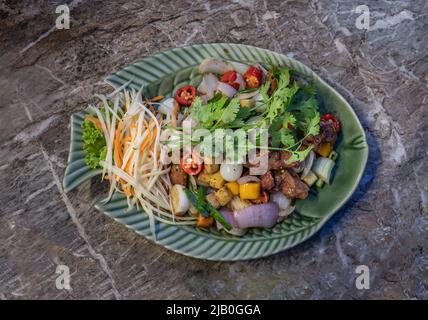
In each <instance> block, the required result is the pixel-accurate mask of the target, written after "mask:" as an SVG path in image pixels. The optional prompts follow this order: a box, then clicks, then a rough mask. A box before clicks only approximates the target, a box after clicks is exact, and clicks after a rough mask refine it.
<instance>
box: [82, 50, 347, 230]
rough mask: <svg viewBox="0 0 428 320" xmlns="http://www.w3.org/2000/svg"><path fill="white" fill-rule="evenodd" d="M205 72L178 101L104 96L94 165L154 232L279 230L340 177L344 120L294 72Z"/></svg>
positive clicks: (257, 67) (86, 127) (224, 65)
mask: <svg viewBox="0 0 428 320" xmlns="http://www.w3.org/2000/svg"><path fill="white" fill-rule="evenodd" d="M198 70H199V73H200V77H199V78H200V79H199V81H198V85H197V87H195V86H193V85H190V84H189V85H185V86H181V87H179V88H178V89H177V90H175V92H173V93H172V94H173V95H172V97H171V98H165V97H163V96H156V97H145V96H144V95H143V89H141V90H139V91H138V92H135V91H129V90H125V89H124V88H120V89H119V90H116V91H115V92H114V93H112V94H111V95H109V96H103V95H98V96H97V97H98V98H99V99H100V101H101V102H100V104H99V105H97V106H90V107H89V108H88V115H87V116H86V118H85V121H84V122H83V125H82V128H83V141H84V150H85V152H86V164H87V165H88V166H89V167H91V168H93V169H102V172H103V174H102V177H103V180H106V181H108V182H109V183H110V192H109V198H111V196H112V195H113V194H114V193H115V192H118V193H121V194H123V195H125V196H126V198H127V201H128V205H129V208H134V207H137V208H141V209H143V211H144V212H145V213H146V214H147V215H148V217H149V220H150V225H151V228H152V232H153V234H154V230H155V228H154V225H155V220H158V221H160V222H163V223H169V224H176V225H194V226H196V227H198V228H217V229H219V230H221V229H223V230H224V231H225V232H229V233H231V234H233V235H236V236H242V235H244V234H245V233H246V231H247V230H248V229H250V228H256V227H263V228H272V227H273V226H274V225H275V224H277V223H280V222H281V221H282V220H284V219H286V217H287V216H288V215H290V214H291V213H292V212H293V211H294V208H295V206H294V203H295V200H296V199H305V198H306V197H308V193H309V191H310V188H312V187H314V188H322V187H323V185H324V184H329V183H330V182H331V181H330V180H331V173H332V169H333V167H334V165H335V161H336V158H337V153H336V152H335V151H334V150H333V148H334V145H335V142H336V140H337V137H338V134H339V132H340V122H339V120H338V119H337V118H336V117H335V116H334V115H332V114H323V115H321V114H320V113H319V109H318V102H317V99H316V92H315V89H314V87H313V86H312V85H311V84H310V83H308V82H306V81H305V80H304V79H302V78H300V77H299V75H298V74H297V73H296V72H294V71H293V70H291V69H289V68H284V67H277V66H264V65H261V64H254V65H246V64H243V63H238V62H233V61H223V60H219V59H215V58H207V59H205V60H204V61H203V62H202V63H201V64H200V65H199V67H198Z"/></svg>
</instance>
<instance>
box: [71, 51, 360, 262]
mask: <svg viewBox="0 0 428 320" xmlns="http://www.w3.org/2000/svg"><path fill="white" fill-rule="evenodd" d="M206 57H219V58H223V59H227V60H231V61H240V62H245V63H248V64H251V63H254V62H260V63H274V64H276V65H279V66H288V67H291V68H293V69H295V70H296V71H297V72H298V73H299V74H300V75H302V76H303V77H305V78H306V79H307V80H309V81H311V82H312V83H313V84H314V85H315V87H316V88H317V90H318V95H319V97H318V98H319V101H320V102H321V110H322V111H323V112H327V111H328V112H330V113H334V114H335V115H337V116H338V117H339V119H340V120H341V123H342V134H341V135H340V138H339V141H338V143H337V144H336V148H335V149H336V150H337V152H338V153H339V158H338V161H337V165H336V168H335V172H334V176H333V180H332V183H331V184H330V185H326V186H325V187H324V188H323V189H321V191H320V192H318V193H315V192H314V193H311V194H310V196H309V197H308V198H307V199H306V200H304V201H298V202H297V209H296V211H295V213H293V214H292V215H291V216H290V217H289V218H288V219H286V220H285V221H284V222H282V223H280V224H277V225H276V226H275V227H274V228H272V229H253V230H250V231H249V232H248V233H247V234H246V235H245V236H244V237H234V236H231V235H228V234H226V233H224V232H218V231H216V230H214V229H213V230H209V231H205V230H201V229H198V228H195V227H187V226H183V227H178V226H171V225H167V224H163V223H159V222H157V225H156V231H157V232H156V235H157V237H156V239H154V238H153V236H152V234H151V232H150V227H149V220H148V218H147V215H146V214H145V213H144V212H141V211H137V210H128V208H127V204H126V201H125V199H124V197H123V196H121V195H119V194H116V195H114V197H113V199H112V200H111V201H110V202H108V203H105V202H103V201H101V202H99V203H98V204H97V205H96V207H97V208H98V209H99V210H100V211H102V212H104V213H105V214H107V215H108V216H110V217H112V218H114V219H115V220H117V221H119V222H121V223H123V224H125V225H126V226H128V227H129V228H131V229H133V230H135V231H136V232H137V233H139V234H141V235H143V236H145V237H146V238H148V239H150V240H152V241H155V242H156V243H158V244H160V245H162V246H164V247H166V248H168V249H171V250H173V251H175V252H178V253H181V254H184V255H188V256H192V257H195V258H200V259H208V260H223V261H231V260H246V259H254V258H260V257H264V256H268V255H271V254H274V253H277V252H280V251H283V250H285V249H288V248H291V247H293V246H295V245H297V244H298V243H301V242H302V241H304V240H306V239H308V238H309V237H311V236H312V235H313V234H314V233H316V232H317V230H319V229H320V228H321V227H322V226H323V225H324V223H325V222H326V221H327V220H328V219H329V218H330V217H331V216H332V215H333V214H334V213H335V212H336V211H337V210H339V208H340V207H342V206H343V205H344V204H345V202H346V201H347V200H348V199H349V198H350V197H351V195H352V193H353V192H354V190H355V189H356V187H357V186H358V183H359V181H360V179H361V177H362V175H363V172H364V168H365V164H366V161H367V156H368V148H367V143H366V139H365V135H364V130H363V128H362V127H361V124H360V122H359V121H358V118H357V116H356V115H355V113H354V111H353V110H352V108H351V106H350V105H349V104H348V103H347V102H346V101H345V99H344V98H343V97H342V96H341V95H340V94H339V93H337V92H336V91H335V90H334V89H333V88H331V87H330V86H329V85H328V84H326V83H325V82H324V81H323V80H321V79H320V78H319V77H318V76H317V75H316V74H315V73H314V72H313V71H312V70H310V69H309V68H308V67H306V66H305V65H303V64H302V63H300V62H298V61H296V60H293V59H290V58H288V57H286V56H284V55H282V54H279V53H275V52H272V51H269V50H265V49H260V48H256V47H252V46H246V45H241V44H201V45H194V46H191V47H185V48H177V49H173V50H169V51H166V52H161V53H158V54H156V55H154V56H152V57H149V58H145V59H143V60H140V61H137V62H135V63H134V64H132V65H130V66H128V67H126V68H124V69H122V70H120V71H118V72H116V73H114V74H112V75H111V76H109V77H108V78H107V79H106V81H107V83H109V84H111V85H112V86H113V87H115V88H117V87H120V86H122V85H123V84H125V83H127V82H129V84H128V86H129V87H131V88H135V89H139V88H140V87H141V86H142V85H144V86H145V90H146V91H147V92H146V93H147V94H148V95H152V96H154V95H165V96H171V94H172V93H173V92H175V90H176V89H177V88H178V87H180V86H182V85H184V84H188V83H191V84H194V85H196V84H198V82H199V81H200V79H201V76H200V75H198V73H197V66H198V65H199V63H200V62H201V61H202V60H203V59H204V58H206ZM85 113H86V111H82V112H80V113H77V114H74V115H73V116H72V118H71V144H70V154H69V159H68V167H67V169H66V172H65V177H64V190H65V191H66V192H67V191H70V190H71V189H73V188H75V187H77V186H78V185H79V184H81V183H82V182H84V181H85V180H87V179H90V178H91V177H93V176H95V175H97V174H99V173H100V172H99V171H94V170H91V169H89V168H88V167H87V166H86V165H85V162H84V157H85V153H84V151H83V149H82V148H83V143H82V129H81V123H82V121H83V118H84V116H85Z"/></svg>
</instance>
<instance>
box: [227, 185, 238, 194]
mask: <svg viewBox="0 0 428 320" xmlns="http://www.w3.org/2000/svg"><path fill="white" fill-rule="evenodd" d="M226 187H227V188H228V189H229V191H230V192H232V194H233V195H234V196H237V195H238V194H239V183H238V182H236V181H232V182H228V183H226Z"/></svg>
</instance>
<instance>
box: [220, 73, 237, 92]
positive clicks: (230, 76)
mask: <svg viewBox="0 0 428 320" xmlns="http://www.w3.org/2000/svg"><path fill="white" fill-rule="evenodd" d="M237 78H238V74H237V73H236V71H234V70H231V71H227V72H226V73H225V74H223V75H222V76H221V78H220V82H224V83H227V84H228V85H230V86H232V87H234V88H235V89H236V90H239V83H237V82H235V81H236V79H237Z"/></svg>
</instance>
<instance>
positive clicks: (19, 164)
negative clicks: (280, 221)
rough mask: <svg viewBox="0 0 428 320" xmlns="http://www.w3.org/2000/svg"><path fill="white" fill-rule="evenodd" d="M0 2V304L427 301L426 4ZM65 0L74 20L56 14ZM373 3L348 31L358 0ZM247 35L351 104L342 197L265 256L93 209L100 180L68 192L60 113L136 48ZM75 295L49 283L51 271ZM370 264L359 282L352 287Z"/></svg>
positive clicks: (100, 86) (80, 101)
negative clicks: (357, 152) (186, 240)
mask: <svg viewBox="0 0 428 320" xmlns="http://www.w3.org/2000/svg"><path fill="white" fill-rule="evenodd" d="M361 2H364V3H359V2H358V1H350V0H346V1H339V0H333V1H330V0H322V1H259V0H248V1H243V0H236V1H228V2H226V1H169V0H167V1H165V0H162V1H156V4H155V2H152V1H123V0H121V1H114V2H113V1H111V2H110V1H92V0H81V1H76V0H75V1H72V2H70V1H65V0H63V1H58V0H51V1H28V0H24V1H12V0H10V1H9V0H3V1H0V25H1V28H0V70H1V73H0V186H1V187H0V188H1V193H0V204H1V206H0V243H1V245H0V298H1V299H29V298H35V299H51V298H52V299H130V298H135V299H153V298H168V299H174V298H183V299H206V298H212V299H219V298H223V299H235V298H241V299H257V298H261V299H265V298H272V299H329V298H333V299H362V298H369V299H374V298H380V299H392V298H396V299H414V298H416V299H427V298H428V215H427V214H428V203H427V201H428V200H427V196H428V195H427V192H428V190H427V188H428V184H427V181H428V165H427V150H428V149H427V140H428V127H427V125H428V119H427V115H428V110H427V108H428V105H427V104H428V87H427V79H428V56H427V53H428V39H427V38H428V37H427V34H428V18H427V13H428V2H427V1H425V0H415V1H386V0H384V1H369V0H366V1H361ZM64 3H68V5H69V7H70V13H71V28H70V29H69V30H65V29H63V30H58V29H56V27H55V20H56V18H57V17H58V14H56V13H55V8H56V7H57V6H58V5H60V4H64ZM359 4H366V5H368V7H369V9H370V26H371V27H370V29H369V30H359V29H358V28H357V27H356V25H355V21H356V19H357V18H358V16H359V14H357V13H356V12H355V8H356V6H357V5H359ZM209 42H234V43H246V44H251V45H255V46H259V47H262V48H267V49H271V50H275V51H278V52H282V53H284V54H287V55H289V56H290V57H294V58H295V59H298V60H300V61H302V62H303V63H305V64H307V65H308V66H310V67H311V68H312V69H313V70H315V71H316V72H317V73H318V74H319V75H320V76H321V77H323V78H324V79H325V80H327V81H328V82H329V83H330V84H332V85H333V87H335V88H336V89H337V90H338V91H339V92H340V93H341V94H342V95H343V96H344V97H346V98H347V99H348V101H349V102H350V104H351V105H352V106H353V107H354V109H355V111H356V113H357V114H358V116H359V117H360V119H361V121H362V123H363V126H364V129H365V131H366V134H367V138H368V142H369V145H370V156H369V162H368V166H367V170H366V173H365V175H364V177H363V179H362V182H361V184H360V186H359V188H358V191H357V192H356V193H355V195H354V197H353V198H352V200H351V201H350V202H349V203H348V204H347V205H346V207H345V208H344V209H343V210H341V211H340V212H339V213H338V214H337V215H336V216H335V217H334V218H333V219H332V220H331V221H330V222H329V223H328V224H327V225H326V226H325V227H324V228H323V229H322V230H321V231H320V232H319V233H318V234H317V235H316V236H314V237H313V238H311V239H310V240H308V241H306V242H305V243H303V244H301V245H299V246H297V247H295V248H293V249H291V250H289V251H286V252H283V253H280V254H277V255H275V256H272V257H269V258H265V259H259V260H254V261H249V262H237V263H216V262H205V261H200V260H196V259H192V258H188V257H184V256H180V255H178V254H175V253H173V252H170V251H168V250H166V249H164V248H162V247H160V246H157V245H154V244H152V243H150V242H148V241H147V240H145V239H144V238H143V237H140V236H138V235H136V234H134V233H133V232H132V231H130V230H128V229H126V228H125V227H124V226H122V225H120V224H119V223H116V222H114V221H113V220H112V219H110V218H107V217H105V216H104V215H102V214H100V213H99V212H97V211H96V210H95V209H94V207H93V205H94V202H95V199H98V198H99V197H100V196H102V194H103V190H101V189H102V188H101V187H99V186H98V184H97V181H92V182H88V183H86V184H85V185H83V186H81V187H80V188H78V190H76V191H73V192H71V193H69V194H64V193H63V191H62V189H61V181H62V177H63V174H64V168H65V165H66V160H67V155H68V144H69V117H70V115H71V114H72V113H74V112H76V111H79V110H82V109H84V108H85V106H86V105H87V104H88V102H91V101H93V98H92V96H93V94H94V93H97V92H108V91H109V90H110V89H109V88H108V87H107V86H106V85H105V84H104V83H103V79H104V78H105V77H106V76H107V75H109V74H110V73H112V72H113V71H115V70H118V69H120V68H122V67H124V66H126V65H128V64H129V63H131V62H133V61H134V60H136V59H138V58H142V57H145V56H150V55H152V54H154V53H156V52H159V51H162V50H167V49H171V48H175V47H177V46H184V45H190V44H196V43H209ZM60 264H64V265H67V266H68V267H69V269H70V272H71V282H70V284H71V290H59V289H57V288H56V286H55V282H56V278H57V277H58V274H56V272H55V271H56V268H57V265H60ZM358 265H367V266H368V267H369V270H370V289H368V290H358V289H357V288H356V286H355V279H356V276H357V275H356V273H355V268H356V266H358Z"/></svg>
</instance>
